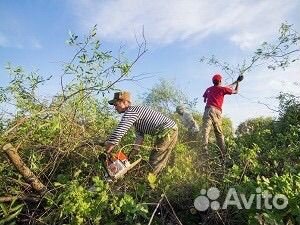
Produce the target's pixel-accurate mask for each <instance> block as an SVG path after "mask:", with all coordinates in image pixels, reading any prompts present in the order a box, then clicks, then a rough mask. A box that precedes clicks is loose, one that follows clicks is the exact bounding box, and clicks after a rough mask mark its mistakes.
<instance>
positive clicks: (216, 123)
mask: <svg viewBox="0 0 300 225" xmlns="http://www.w3.org/2000/svg"><path fill="white" fill-rule="evenodd" d="M211 126H213V128H214V133H215V136H216V141H217V145H218V146H219V148H220V150H221V154H222V157H223V156H224V155H225V151H226V147H225V142H224V136H223V131H222V112H221V111H220V110H219V109H217V108H215V107H212V106H211V107H208V108H206V109H205V112H204V115H203V127H202V143H203V147H204V149H205V150H207V146H208V139H209V132H210V129H211Z"/></svg>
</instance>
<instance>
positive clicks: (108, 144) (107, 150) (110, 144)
mask: <svg viewBox="0 0 300 225" xmlns="http://www.w3.org/2000/svg"><path fill="white" fill-rule="evenodd" d="M104 145H105V150H106V152H107V153H108V154H109V153H111V151H112V150H113V148H114V147H115V145H114V144H112V143H110V142H107V141H106V142H105V143H104Z"/></svg>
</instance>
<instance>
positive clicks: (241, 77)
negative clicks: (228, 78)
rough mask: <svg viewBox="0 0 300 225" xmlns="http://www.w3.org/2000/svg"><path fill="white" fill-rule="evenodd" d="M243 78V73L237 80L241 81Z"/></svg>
mask: <svg viewBox="0 0 300 225" xmlns="http://www.w3.org/2000/svg"><path fill="white" fill-rule="evenodd" d="M242 80H244V76H243V75H239V76H238V78H237V79H236V81H237V82H241V81H242Z"/></svg>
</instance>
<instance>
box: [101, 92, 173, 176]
mask: <svg viewBox="0 0 300 225" xmlns="http://www.w3.org/2000/svg"><path fill="white" fill-rule="evenodd" d="M108 103H109V104H110V105H114V106H115V109H116V111H117V112H118V113H124V115H123V116H122V119H121V121H120V123H119V124H118V126H117V128H116V129H115V130H114V132H113V133H112V134H111V135H110V137H109V139H108V140H107V141H106V142H105V146H106V151H107V152H108V153H110V152H111V151H112V150H113V148H114V147H115V146H116V145H117V144H118V143H119V141H120V140H121V138H122V137H123V136H124V135H125V134H126V132H127V131H128V130H129V128H130V127H131V126H134V127H135V131H136V139H135V143H134V147H133V151H134V152H137V151H139V148H140V146H141V145H142V144H143V140H144V135H145V134H149V135H152V136H156V137H155V138H156V139H155V143H154V146H153V148H152V151H151V153H150V158H149V163H150V165H151V167H152V172H153V173H154V174H158V173H159V172H160V171H161V170H162V169H163V168H164V167H165V166H166V164H167V162H168V159H169V158H170V155H171V152H172V149H173V148H174V146H175V144H176V141H177V136H178V128H177V125H176V123H175V122H174V121H173V120H171V119H169V118H168V117H166V116H164V115H163V114H162V113H160V112H157V111H154V110H152V109H151V108H149V107H146V106H132V105H131V97H130V93H129V92H126V91H123V92H116V93H115V94H114V98H113V99H112V100H110V101H109V102H108Z"/></svg>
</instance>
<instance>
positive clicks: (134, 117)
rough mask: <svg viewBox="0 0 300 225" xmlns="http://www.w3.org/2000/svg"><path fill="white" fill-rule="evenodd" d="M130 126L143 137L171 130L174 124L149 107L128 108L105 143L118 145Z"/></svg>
mask: <svg viewBox="0 0 300 225" xmlns="http://www.w3.org/2000/svg"><path fill="white" fill-rule="evenodd" d="M132 125H133V126H134V127H135V131H136V135H137V136H141V137H143V136H144V134H150V135H154V134H157V133H158V132H160V131H162V130H164V129H166V128H173V127H175V126H176V123H175V122H174V121H173V120H171V119H169V118H168V117H166V116H165V115H163V114H162V113H160V112H157V111H154V110H153V109H151V108H149V107H146V106H129V107H128V109H127V110H126V111H125V113H124V115H123V116H122V119H121V121H120V123H119V125H118V126H117V128H116V129H115V130H114V132H113V133H112V134H111V135H110V137H109V139H108V140H107V142H109V143H112V144H115V145H116V144H118V143H119V141H120V140H121V138H122V137H123V136H124V134H125V133H126V132H127V131H128V130H129V128H130V127H131V126H132Z"/></svg>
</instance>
